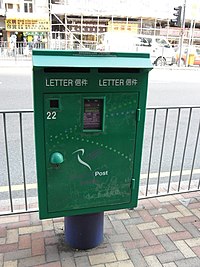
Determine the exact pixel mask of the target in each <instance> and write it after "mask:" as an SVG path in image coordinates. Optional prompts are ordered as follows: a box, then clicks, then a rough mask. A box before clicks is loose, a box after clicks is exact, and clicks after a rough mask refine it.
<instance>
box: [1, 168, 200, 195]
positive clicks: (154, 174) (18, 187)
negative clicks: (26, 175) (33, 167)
mask: <svg viewBox="0 0 200 267" xmlns="http://www.w3.org/2000/svg"><path fill="white" fill-rule="evenodd" d="M180 174H181V171H173V172H172V173H171V176H172V177H173V176H180ZM190 174H191V170H183V171H182V176H185V175H190ZM192 174H193V175H194V174H200V169H194V170H193V172H192ZM169 175H170V172H161V173H160V177H162V178H164V177H169ZM147 176H148V174H147V173H143V174H141V175H140V179H146V178H147ZM149 178H150V179H152V178H158V172H152V173H150V175H149ZM26 189H27V190H30V189H37V184H36V183H34V184H26ZM21 190H24V185H23V184H18V185H12V186H11V191H12V192H13V191H21ZM0 192H1V193H3V192H9V186H0Z"/></svg>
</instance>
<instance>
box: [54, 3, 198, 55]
mask: <svg viewBox="0 0 200 267" xmlns="http://www.w3.org/2000/svg"><path fill="white" fill-rule="evenodd" d="M49 9H50V25H51V31H50V33H49V43H50V47H51V48H54V49H90V50H96V47H97V45H98V44H99V40H100V36H101V35H102V34H103V33H105V32H113V31H130V32H132V33H133V34H143V35H144V34H145V35H158V36H163V37H165V38H166V39H167V40H168V41H169V42H170V43H171V44H172V45H173V46H178V45H179V43H180V38H181V31H182V28H181V27H180V28H178V27H171V26H170V19H160V18H154V17H134V16H131V15H129V16H122V15H121V16H120V15H113V14H108V12H107V13H105V14H104V13H103V12H95V11H94V12H93V14H91V12H88V11H85V12H84V14H83V13H82V12H79V11H78V9H76V11H73V10H71V8H70V5H68V4H67V0H65V2H64V1H60V2H59V3H55V0H52V2H51V3H50V6H49ZM95 13H96V14H95ZM186 25H187V27H186V28H185V32H184V43H185V44H186V45H187V44H189V45H200V30H199V29H197V28H196V27H195V26H198V23H197V22H195V21H194V20H193V21H187V22H186Z"/></svg>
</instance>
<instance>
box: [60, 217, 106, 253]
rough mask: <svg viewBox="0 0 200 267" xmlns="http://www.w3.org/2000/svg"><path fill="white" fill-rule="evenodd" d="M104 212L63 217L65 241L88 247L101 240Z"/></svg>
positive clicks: (72, 244) (79, 246)
mask: <svg viewBox="0 0 200 267" xmlns="http://www.w3.org/2000/svg"><path fill="white" fill-rule="evenodd" d="M103 223H104V212H100V213H93V214H84V215H76V216H68V217H65V243H67V244H69V245H70V246H71V247H72V248H75V249H83V250H85V249H90V248H94V247H97V246H98V245H100V244H101V243H102V242H103Z"/></svg>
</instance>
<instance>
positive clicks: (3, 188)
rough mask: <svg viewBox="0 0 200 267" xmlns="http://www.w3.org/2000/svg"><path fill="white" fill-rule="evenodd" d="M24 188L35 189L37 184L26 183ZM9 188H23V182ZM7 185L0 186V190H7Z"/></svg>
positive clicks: (13, 189) (14, 189)
mask: <svg viewBox="0 0 200 267" xmlns="http://www.w3.org/2000/svg"><path fill="white" fill-rule="evenodd" d="M26 189H27V190H28V189H37V184H36V183H35V184H26ZM11 190H12V192H13V191H21V190H24V185H23V184H17V185H11ZM8 191H9V186H0V192H8Z"/></svg>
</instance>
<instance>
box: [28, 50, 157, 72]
mask: <svg viewBox="0 0 200 267" xmlns="http://www.w3.org/2000/svg"><path fill="white" fill-rule="evenodd" d="M32 60H33V67H76V68H83V67H85V68H137V69H143V70H147V71H149V70H151V69H152V68H153V67H152V63H151V60H150V55H149V54H147V53H115V52H111V53H106V52H93V51H64V50H33V57H32Z"/></svg>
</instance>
